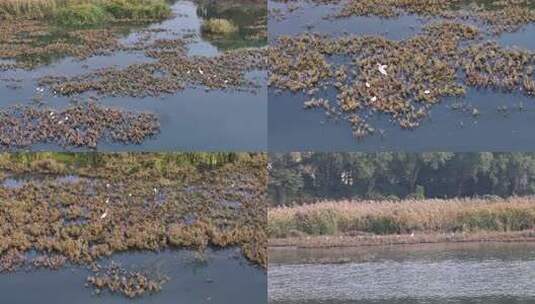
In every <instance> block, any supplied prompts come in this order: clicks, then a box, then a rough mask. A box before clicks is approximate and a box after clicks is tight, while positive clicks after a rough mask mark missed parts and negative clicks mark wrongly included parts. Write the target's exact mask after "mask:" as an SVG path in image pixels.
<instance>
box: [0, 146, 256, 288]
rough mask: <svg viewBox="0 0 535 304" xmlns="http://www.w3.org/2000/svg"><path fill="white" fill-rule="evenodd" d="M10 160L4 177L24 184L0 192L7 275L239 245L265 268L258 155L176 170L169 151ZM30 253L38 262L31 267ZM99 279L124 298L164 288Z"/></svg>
mask: <svg viewBox="0 0 535 304" xmlns="http://www.w3.org/2000/svg"><path fill="white" fill-rule="evenodd" d="M9 157H10V156H7V155H4V156H1V157H0V158H1V161H0V167H2V168H3V171H5V172H6V173H8V174H9V175H11V176H14V177H16V176H21V174H22V175H23V176H26V177H29V178H30V179H28V180H27V181H26V182H23V183H22V184H21V185H19V186H16V187H8V186H6V185H2V186H0V200H1V201H2V202H3V203H2V204H1V205H0V241H1V242H0V269H3V270H4V271H13V270H16V269H17V267H20V266H22V265H24V264H25V261H26V260H28V262H29V265H35V266H39V267H51V268H54V269H56V268H58V267H61V265H63V263H65V262H69V263H73V264H88V265H92V264H93V263H96V262H98V261H99V259H100V258H102V257H106V256H110V255H112V254H114V253H118V252H125V251H128V250H151V251H160V250H163V249H166V248H185V247H187V248H191V249H196V250H199V251H201V252H202V251H203V249H205V248H206V247H207V246H215V247H227V246H239V247H241V248H242V252H243V254H244V255H245V256H246V257H247V258H248V259H249V260H251V261H253V262H254V263H257V264H259V265H261V266H263V267H265V265H266V263H267V255H266V242H267V241H266V232H265V219H266V205H265V197H264V195H265V186H266V179H267V177H266V172H265V169H264V168H265V166H266V157H265V155H263V154H256V155H247V156H239V157H238V159H237V160H234V161H231V162H229V163H227V164H221V165H219V166H216V167H214V168H210V167H205V166H201V165H199V167H194V166H192V165H188V164H179V163H178V162H174V161H173V159H174V158H173V155H172V154H169V155H153V154H116V155H109V156H108V155H106V156H103V157H102V156H101V157H99V159H100V160H94V162H95V163H98V164H100V165H87V166H83V167H76V166H73V165H68V164H67V163H62V162H58V161H57V160H55V159H52V158H49V157H48V158H47V156H46V155H43V157H42V158H41V157H40V159H38V160H35V161H32V162H30V163H26V164H25V163H16V162H12V161H10V160H9ZM59 157H60V159H61V155H60V156H59ZM90 159H91V158H90ZM51 172H55V173H51ZM30 173H31V174H30ZM24 174H30V175H29V176H28V175H24ZM58 174H59V175H58ZM64 174H71V175H74V176H75V177H71V178H64V177H63V176H64ZM32 176H33V177H35V178H33V179H32ZM37 176H39V177H37ZM32 251H36V252H38V253H39V254H41V256H39V257H37V258H35V259H34V260H33V261H32V260H31V259H30V258H28V257H27V256H28V253H29V252H32ZM95 272H96V274H95V275H94V276H93V278H90V283H91V284H93V285H94V286H95V287H97V288H99V289H100V288H109V289H111V290H112V291H118V292H122V293H123V294H125V295H127V296H137V295H140V294H141V293H143V292H154V291H157V290H159V286H161V284H163V283H164V281H160V280H156V281H154V279H150V278H148V276H147V274H142V273H123V272H120V273H114V274H110V273H109V272H108V271H106V270H104V271H102V269H100V268H98V267H97V270H96V271H95ZM117 276H118V277H119V279H117ZM123 278H124V280H123ZM138 285H140V286H141V287H142V288H141V287H139V288H138V287H136V286H138ZM151 286H152V287H151Z"/></svg>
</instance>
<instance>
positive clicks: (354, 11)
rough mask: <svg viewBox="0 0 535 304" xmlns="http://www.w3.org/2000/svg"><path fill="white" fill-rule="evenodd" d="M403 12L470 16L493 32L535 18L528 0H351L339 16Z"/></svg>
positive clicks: (440, 15)
mask: <svg viewBox="0 0 535 304" xmlns="http://www.w3.org/2000/svg"><path fill="white" fill-rule="evenodd" d="M530 5H531V6H530ZM401 12H406V13H410V14H417V15H422V16H426V17H443V18H447V19H467V18H470V19H473V20H475V21H479V22H482V23H485V24H487V25H489V26H490V27H491V30H492V31H493V32H494V33H501V32H505V31H508V32H513V31H516V30H518V29H519V28H520V27H522V26H523V25H526V24H529V23H533V22H535V9H534V8H533V6H532V4H531V3H530V1H528V0H507V1H503V0H494V1H492V2H490V3H487V4H486V5H485V6H481V5H478V4H477V3H476V2H475V1H472V2H467V1H465V0H444V1H436V0H350V1H345V2H343V8H342V9H341V11H340V12H339V14H338V15H337V16H338V17H349V16H369V15H375V16H381V17H386V18H391V17H396V16H399V14H400V13H401Z"/></svg>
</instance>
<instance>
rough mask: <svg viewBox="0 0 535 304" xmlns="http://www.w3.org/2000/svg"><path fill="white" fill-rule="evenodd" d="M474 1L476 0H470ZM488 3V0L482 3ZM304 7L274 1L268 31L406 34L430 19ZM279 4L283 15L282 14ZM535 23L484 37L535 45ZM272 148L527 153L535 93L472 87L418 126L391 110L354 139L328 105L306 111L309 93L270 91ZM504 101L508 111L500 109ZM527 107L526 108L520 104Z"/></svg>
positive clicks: (445, 102)
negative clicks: (403, 122)
mask: <svg viewBox="0 0 535 304" xmlns="http://www.w3.org/2000/svg"><path fill="white" fill-rule="evenodd" d="M472 2H473V1H472ZM476 2H478V4H484V3H485V2H488V1H476ZM298 3H299V4H298V7H299V8H298V9H296V10H294V11H291V12H288V11H287V6H286V5H285V4H281V3H279V2H273V1H270V2H269V9H270V18H269V33H270V40H271V41H273V40H274V39H276V37H278V36H280V35H298V34H300V33H304V32H307V31H309V32H314V33H321V34H328V35H329V36H333V37H337V36H341V35H346V34H354V35H381V36H384V37H386V38H388V39H393V40H401V39H406V38H407V37H411V36H414V35H416V34H418V33H419V32H420V31H421V29H422V27H423V26H424V25H425V24H427V23H428V22H429V21H430V20H429V19H423V18H420V17H418V16H415V15H406V14H402V15H401V16H400V17H399V18H394V19H385V18H379V17H373V16H372V17H349V18H341V19H333V18H328V17H329V16H332V15H334V14H335V13H336V12H338V11H339V10H340V6H337V5H314V4H309V3H306V2H302V1H300V2H298ZM274 9H275V10H276V9H280V10H281V11H282V12H283V14H285V17H283V18H280V17H277V14H275V13H273V10H274ZM534 35H535V25H533V24H531V25H526V26H524V27H522V28H521V29H520V30H519V31H517V32H514V33H503V34H501V35H499V36H497V37H495V36H491V35H489V36H488V37H486V38H485V39H492V40H497V41H498V43H500V44H501V45H504V46H515V47H520V48H524V49H529V50H532V51H535V40H533V39H532V37H533V36H534ZM268 91H269V92H268V100H269V101H268V146H269V150H270V151H307V150H315V151H355V150H358V151H392V150H394V151H395V150H402V151H438V150H441V151H487V150H492V151H526V150H529V149H535V141H533V140H532V135H531V134H532V129H533V126H534V125H533V122H534V121H535V120H534V119H535V99H534V98H532V97H527V96H525V95H523V94H519V93H500V92H496V91H493V90H490V89H489V90H487V89H473V88H468V90H467V94H466V96H464V97H463V98H444V99H443V100H442V103H441V104H439V105H437V106H435V107H433V108H432V110H431V112H430V118H428V119H426V120H424V121H423V122H422V124H421V126H420V127H419V128H417V129H416V130H410V131H409V130H402V129H401V128H400V127H399V126H398V125H397V124H395V123H392V122H390V117H389V116H386V115H375V116H374V117H373V118H372V119H371V120H370V121H369V122H370V124H371V125H372V126H373V127H375V129H383V130H384V134H383V135H382V136H381V135H378V134H376V135H373V136H368V137H366V138H364V139H363V140H356V139H355V138H354V137H353V135H352V132H351V128H350V125H349V124H348V123H347V122H345V121H342V122H340V121H333V120H327V117H326V116H325V114H324V112H323V111H322V110H305V109H303V102H304V101H306V100H308V98H307V96H305V95H304V94H294V93H290V92H282V93H280V94H279V93H277V92H276V90H274V89H269V90H268ZM323 94H324V95H323V96H318V97H326V98H328V99H330V100H331V101H335V97H336V92H335V90H334V89H329V90H327V91H325V92H323ZM458 103H463V104H465V105H470V106H473V107H475V108H477V109H478V110H479V112H480V114H481V115H480V116H479V117H477V118H475V117H473V116H472V115H471V114H470V113H466V112H461V111H453V110H452V108H454V106H455V105H456V104H458ZM502 106H506V107H507V108H508V111H507V113H505V114H504V113H499V112H498V111H497V108H498V107H502ZM520 108H522V111H519V109H520Z"/></svg>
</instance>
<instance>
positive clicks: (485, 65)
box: [269, 22, 535, 137]
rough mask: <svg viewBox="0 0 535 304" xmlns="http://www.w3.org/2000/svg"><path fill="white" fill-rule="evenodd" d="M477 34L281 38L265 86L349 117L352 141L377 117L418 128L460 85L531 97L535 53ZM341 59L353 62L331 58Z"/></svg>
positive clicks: (438, 30)
mask: <svg viewBox="0 0 535 304" xmlns="http://www.w3.org/2000/svg"><path fill="white" fill-rule="evenodd" d="M481 37H482V36H481V33H480V32H479V30H478V29H477V28H475V27H472V26H467V25H464V24H460V23H450V22H446V23H433V24H430V25H428V26H426V27H425V28H424V30H423V33H422V34H419V35H416V36H413V37H410V38H408V39H406V40H401V41H392V40H388V39H386V38H382V37H375V36H363V37H360V36H345V37H341V38H337V39H331V38H328V37H325V36H320V35H316V34H303V35H299V36H295V37H288V36H283V37H279V39H278V40H277V41H276V43H275V45H274V46H273V47H272V48H271V49H270V50H269V62H270V78H269V85H270V86H271V87H274V88H278V89H282V90H289V91H293V92H305V93H307V94H308V95H310V96H312V97H313V98H312V99H311V100H309V101H306V102H305V108H323V109H325V110H326V112H327V114H328V116H335V117H339V118H343V119H345V120H347V121H348V122H349V123H350V124H351V126H352V129H353V134H354V135H355V137H363V136H366V135H368V134H370V133H374V132H375V128H374V127H373V126H370V125H369V124H368V122H367V120H368V117H369V115H370V113H375V112H377V113H382V114H387V115H389V116H391V118H392V120H393V121H396V122H397V123H398V124H399V126H400V127H401V128H406V129H412V128H416V127H418V126H419V125H420V123H421V121H422V120H423V119H424V118H426V117H427V115H428V112H429V109H430V108H431V107H432V106H433V105H435V104H437V103H439V102H440V101H441V100H442V99H443V98H444V97H447V96H462V95H464V94H465V90H466V87H465V85H468V86H473V87H487V88H491V89H497V90H502V91H520V92H523V93H525V94H527V95H533V92H534V91H535V81H534V79H533V71H534V69H535V54H534V53H532V52H529V51H525V50H520V49H506V48H503V47H500V46H498V45H497V44H496V43H480V42H479V40H480V39H481ZM340 55H341V56H346V57H347V58H348V59H352V62H350V63H337V62H335V61H333V60H332V59H331V58H332V57H333V56H340ZM463 74H464V75H463ZM463 76H464V77H463ZM463 82H464V83H463ZM330 88H334V89H335V90H336V91H337V97H336V99H337V102H336V104H333V103H330V102H329V101H328V100H324V99H319V101H318V95H320V96H321V95H322V94H323V92H321V91H322V90H327V89H330Z"/></svg>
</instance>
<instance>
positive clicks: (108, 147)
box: [0, 0, 267, 151]
mask: <svg viewBox="0 0 535 304" xmlns="http://www.w3.org/2000/svg"><path fill="white" fill-rule="evenodd" d="M203 3H204V4H197V3H194V2H191V1H183V0H181V1H176V2H175V3H174V4H173V6H172V9H173V12H174V14H175V17H173V18H171V19H169V20H166V21H163V22H161V23H158V24H152V25H150V26H148V27H149V28H159V29H165V30H168V31H166V32H161V33H157V34H155V35H154V39H157V38H171V39H174V38H177V37H183V36H188V37H190V36H193V37H194V39H193V41H192V42H191V44H190V45H189V55H200V56H214V55H217V54H219V53H220V52H222V51H224V50H227V49H231V48H238V47H255V46H260V45H263V44H265V43H266V42H265V41H262V40H250V39H245V35H246V34H248V32H247V31H246V30H241V31H240V32H239V33H238V34H236V35H234V36H231V37H229V38H228V39H221V38H220V39H213V38H209V37H204V36H203V35H202V34H201V31H200V27H201V24H202V21H203V18H205V17H225V18H228V19H231V20H232V21H233V22H234V23H235V24H238V25H241V26H243V27H244V28H245V27H246V26H250V25H251V24H250V23H251V22H252V21H251V19H252V18H254V16H256V15H258V14H260V15H264V16H265V10H266V8H265V7H262V6H247V5H244V6H237V7H238V8H237V9H236V8H232V9H228V8H225V7H223V8H222V7H221V6H219V5H216V4H215V3H217V2H215V1H204V2H203ZM256 20H257V19H255V21H256ZM141 30H143V28H142V27H136V28H130V29H127V30H126V31H125V32H126V33H125V36H124V38H123V39H122V42H124V43H127V44H128V43H135V42H136V41H138V40H139V38H140V37H142V34H140V31H141ZM151 60H152V59H151V58H148V57H146V56H145V55H144V53H143V52H116V53H114V54H112V55H109V56H95V57H91V58H89V59H87V60H82V61H80V60H76V59H73V58H69V57H67V58H58V59H55V60H54V61H52V63H51V64H49V65H46V66H43V67H40V68H37V69H34V70H32V71H23V70H15V71H7V72H0V79H9V78H15V79H20V80H22V82H20V83H16V84H17V85H19V86H20V88H17V89H13V88H12V87H11V85H12V84H13V83H12V82H10V81H0V96H2V98H1V100H0V106H4V107H5V106H8V105H15V104H31V103H32V101H31V99H32V98H33V97H35V96H42V97H43V106H46V107H53V108H65V107H67V106H69V100H70V99H69V98H66V97H59V96H54V95H53V94H52V92H46V91H45V93H42V94H41V93H38V92H37V90H36V89H37V81H38V79H39V78H41V77H43V76H48V75H56V76H76V75H79V74H85V73H89V72H91V71H94V70H97V69H101V68H105V67H112V66H116V67H126V66H128V65H131V64H135V63H143V62H150V61H151ZM266 76H267V73H266V72H265V71H256V72H252V73H250V74H249V75H248V77H250V78H251V79H254V80H255V82H256V83H257V84H258V85H259V86H260V89H258V90H254V91H252V90H250V89H249V90H247V91H243V90H242V91H235V90H225V91H221V90H211V91H206V88H204V87H199V88H189V89H186V90H184V91H179V92H177V93H175V94H168V95H162V96H160V97H145V98H133V97H106V96H102V97H101V98H100V102H101V103H103V104H104V105H107V106H113V107H118V108H122V109H127V110H134V111H150V112H154V113H156V114H157V116H158V117H159V119H160V123H161V133H160V134H159V135H157V136H155V137H154V138H152V139H149V140H147V141H146V142H144V143H143V144H142V145H122V144H110V143H101V144H100V145H99V146H98V149H99V150H102V151H129V150H135V151H176V150H181V151H182V150H202V151H215V150H217V151H222V150H225V151H228V150H234V151H260V150H265V149H266V147H267V142H266V137H267V115H266V111H267V91H266V88H265V83H266ZM92 95H96V94H94V93H91V92H89V93H87V94H83V95H82V96H78V97H77V99H80V100H86V99H87V97H88V96H92ZM32 149H33V150H48V151H49V150H51V149H52V150H62V148H61V147H59V146H55V145H48V144H47V145H43V144H41V145H35V146H33V147H32ZM74 150H77V149H74Z"/></svg>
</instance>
